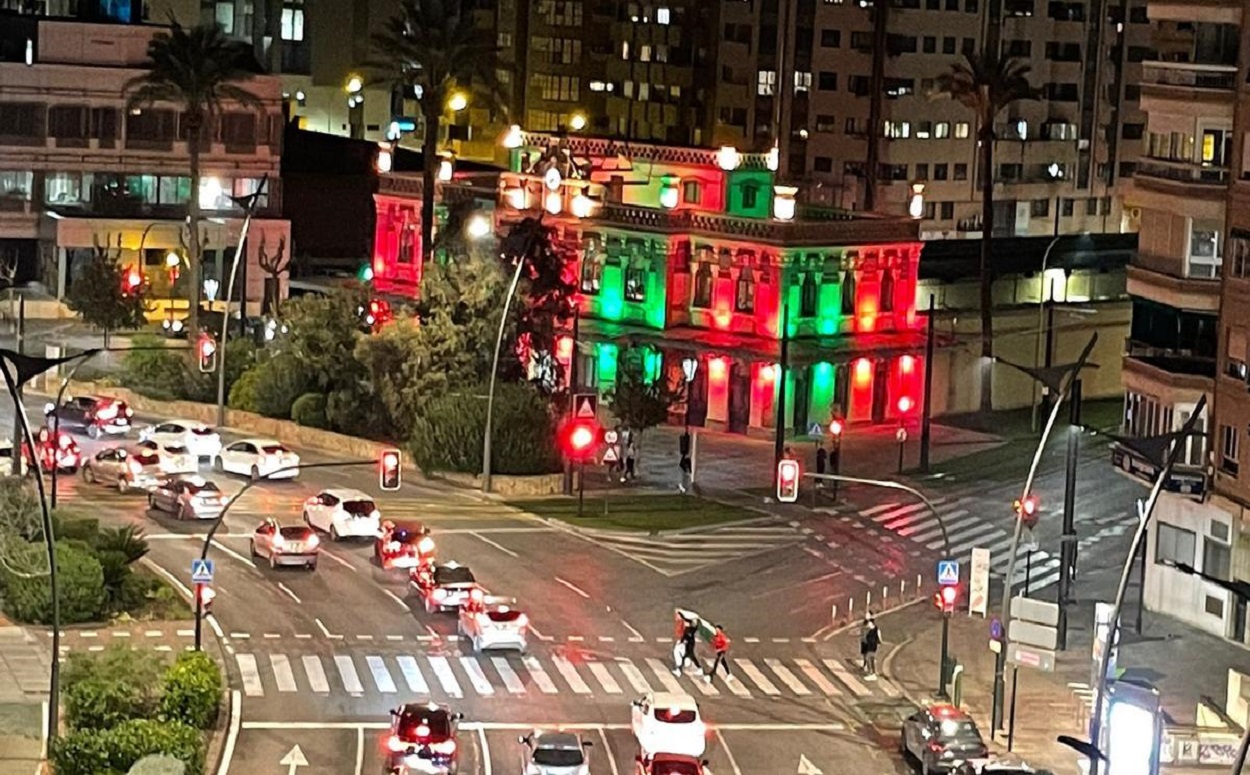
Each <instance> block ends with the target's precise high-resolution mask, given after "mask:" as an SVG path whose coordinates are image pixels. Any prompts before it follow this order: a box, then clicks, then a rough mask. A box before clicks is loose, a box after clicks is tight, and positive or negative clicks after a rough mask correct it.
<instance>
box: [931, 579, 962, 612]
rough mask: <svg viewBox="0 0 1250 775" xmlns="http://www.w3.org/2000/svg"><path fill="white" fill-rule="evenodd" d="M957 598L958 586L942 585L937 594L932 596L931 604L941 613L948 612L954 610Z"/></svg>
mask: <svg viewBox="0 0 1250 775" xmlns="http://www.w3.org/2000/svg"><path fill="white" fill-rule="evenodd" d="M958 599H959V587H957V586H955V585H953V584H952V585H950V586H946V587H942V589H941V590H939V591H938V593H937V594H935V595H934V596H933V605H934V606H936V607H937V608H938V609H939V610H940V611H941V612H942V613H944V614H949V613H954V611H955V601H956V600H958Z"/></svg>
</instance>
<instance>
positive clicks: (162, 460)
mask: <svg viewBox="0 0 1250 775" xmlns="http://www.w3.org/2000/svg"><path fill="white" fill-rule="evenodd" d="M131 448H132V450H133V451H134V452H135V453H138V454H142V455H154V456H155V457H156V460H157V465H158V466H160V469H161V473H164V474H169V475H173V474H194V473H198V472H199V470H200V461H199V458H197V457H196V456H195V455H192V454H191V450H189V449H187V448H186V447H184V446H182V445H180V444H173V445H170V446H162V445H160V444H157V443H156V442H155V441H137V442H135V443H134V444H132V445H131Z"/></svg>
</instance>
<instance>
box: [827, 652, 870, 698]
mask: <svg viewBox="0 0 1250 775" xmlns="http://www.w3.org/2000/svg"><path fill="white" fill-rule="evenodd" d="M824 663H825V667H827V668H829V672H831V673H833V677H834V678H836V679H838V680H839V681H841V682H842V683H843V684H845V685H846V688H848V689H850V690H851V694H854V695H855V696H856V697H867V696H868V695H869V694H870V693H871V692H869V691H868V687H867V686H864V685H863V684H862V683H860V680H859V679H858V678H856V677H855V676H853V675H851V671H850V670H847V669H846V665H844V664H842V663H841V662H839V661H838V660H836V659H826V660H824Z"/></svg>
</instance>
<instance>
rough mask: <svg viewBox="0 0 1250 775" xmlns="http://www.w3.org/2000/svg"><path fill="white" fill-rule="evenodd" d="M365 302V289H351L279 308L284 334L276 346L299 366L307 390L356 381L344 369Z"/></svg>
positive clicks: (358, 332)
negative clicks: (308, 382)
mask: <svg viewBox="0 0 1250 775" xmlns="http://www.w3.org/2000/svg"><path fill="white" fill-rule="evenodd" d="M368 303H369V294H368V291H367V289H366V288H365V287H364V286H355V287H351V288H346V289H343V290H339V291H336V292H334V293H330V294H327V295H325V296H313V295H308V296H301V297H299V298H297V299H291V300H289V301H287V302H286V303H285V304H283V305H282V314H283V319H284V321H285V323H286V325H287V328H288V332H287V334H286V335H285V336H284V337H283V339H282V340H281V342H280V345H279V346H280V348H281V351H282V353H284V354H286V355H289V356H290V357H292V358H294V359H296V361H298V362H299V363H300V364H301V365H302V366H303V369H304V372H305V373H306V374H308V376H309V378H310V381H311V382H312V385H311V387H313V388H316V389H319V390H321V391H323V392H328V391H330V390H333V389H335V388H338V387H344V386H346V385H349V384H351V383H352V382H354V381H356V380H357V376H356V374H355V372H354V370H352V369H350V368H346V366H347V365H348V364H350V363H351V359H352V352H353V351H354V350H355V348H356V340H357V339H358V338H360V334H361V310H362V309H363V308H364V306H365V305H366V304H368ZM307 389H308V388H305V389H304V390H300V391H299V392H297V393H296V394H295V395H294V396H292V397H291V401H294V400H295V399H296V398H298V397H299V395H300V394H301V393H304V392H307ZM287 411H288V412H289V411H290V406H289V405H288V406H287Z"/></svg>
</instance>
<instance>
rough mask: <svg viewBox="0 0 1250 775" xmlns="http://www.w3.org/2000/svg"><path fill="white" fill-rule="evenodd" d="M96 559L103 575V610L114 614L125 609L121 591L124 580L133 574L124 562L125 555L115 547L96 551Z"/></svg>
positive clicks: (124, 583)
mask: <svg viewBox="0 0 1250 775" xmlns="http://www.w3.org/2000/svg"><path fill="white" fill-rule="evenodd" d="M95 557H96V560H98V561H99V563H100V570H101V573H102V575H103V577H104V610H105V612H106V613H109V614H114V613H120V612H121V611H123V610H125V607H124V606H123V605H122V593H123V590H124V588H125V586H126V580H127V579H129V578H130V577H131V576H133V575H134V574H133V573H131V571H130V565H129V563H127V562H126V555H125V554H123V553H121V552H119V551H117V550H115V549H104V550H102V551H98V552H96V555H95Z"/></svg>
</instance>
